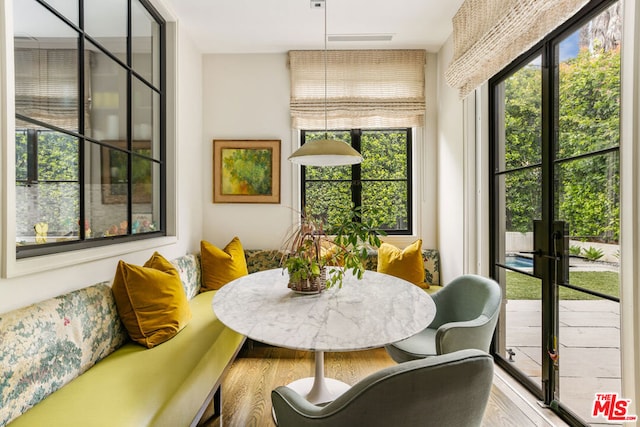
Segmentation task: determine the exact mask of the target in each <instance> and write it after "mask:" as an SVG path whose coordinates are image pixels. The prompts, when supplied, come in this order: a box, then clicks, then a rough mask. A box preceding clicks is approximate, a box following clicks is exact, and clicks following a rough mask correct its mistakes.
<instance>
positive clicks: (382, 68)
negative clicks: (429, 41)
mask: <svg viewBox="0 0 640 427" xmlns="http://www.w3.org/2000/svg"><path fill="white" fill-rule="evenodd" d="M325 52H326V55H327V56H326V64H327V68H326V82H325ZM425 61H426V52H425V51H424V50H329V51H323V50H313V51H290V52H289V67H290V70H291V104H290V107H291V117H292V122H293V127H294V128H297V129H324V128H325V89H326V114H327V117H326V119H327V123H326V126H327V127H328V128H329V129H355V128H379V127H415V126H422V125H423V122H424V114H425V76H424V65H425ZM325 84H326V87H325Z"/></svg>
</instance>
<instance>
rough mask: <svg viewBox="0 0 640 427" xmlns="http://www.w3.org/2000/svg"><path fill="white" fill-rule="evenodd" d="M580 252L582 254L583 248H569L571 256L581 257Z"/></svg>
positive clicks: (575, 246) (574, 246) (572, 246)
mask: <svg viewBox="0 0 640 427" xmlns="http://www.w3.org/2000/svg"><path fill="white" fill-rule="evenodd" d="M580 252H582V248H581V247H580V246H578V245H571V246H570V247H569V255H573V256H580Z"/></svg>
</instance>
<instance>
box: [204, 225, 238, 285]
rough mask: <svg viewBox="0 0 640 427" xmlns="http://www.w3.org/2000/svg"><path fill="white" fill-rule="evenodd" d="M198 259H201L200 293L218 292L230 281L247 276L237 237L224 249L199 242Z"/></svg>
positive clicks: (205, 242)
mask: <svg viewBox="0 0 640 427" xmlns="http://www.w3.org/2000/svg"><path fill="white" fill-rule="evenodd" d="M200 257H201V259H202V289H201V291H214V290H218V289H220V288H221V287H223V286H224V285H226V284H227V283H229V282H231V281H232V280H235V279H237V278H240V277H242V276H246V275H247V274H249V272H248V271H247V260H246V258H245V257H244V249H243V248H242V243H240V239H238V238H237V237H234V238H233V239H232V240H231V241H230V242H229V244H227V246H225V247H224V249H220V248H218V247H216V246H215V245H212V244H211V243H209V242H207V241H204V240H203V241H201V242H200Z"/></svg>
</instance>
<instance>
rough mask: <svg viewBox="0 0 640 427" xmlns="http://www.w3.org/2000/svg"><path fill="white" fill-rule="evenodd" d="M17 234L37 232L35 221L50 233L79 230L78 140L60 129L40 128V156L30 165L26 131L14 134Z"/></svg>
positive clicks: (38, 145) (37, 136) (38, 136)
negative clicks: (51, 130)
mask: <svg viewBox="0 0 640 427" xmlns="http://www.w3.org/2000/svg"><path fill="white" fill-rule="evenodd" d="M15 135H16V136H15V143H16V148H15V156H16V199H17V200H16V233H17V235H18V236H28V235H34V233H35V232H34V229H33V227H34V224H36V223H40V222H44V223H47V224H48V225H47V228H48V231H49V233H51V232H62V233H67V232H77V230H78V228H79V226H78V218H79V209H80V208H79V201H80V197H79V192H80V188H79V184H78V158H79V156H78V152H79V147H78V140H77V139H76V138H74V137H71V136H69V135H66V134H63V133H58V132H49V131H46V132H43V131H38V132H37V134H36V138H37V151H36V153H37V157H36V158H35V162H33V165H32V166H31V167H30V166H29V161H28V159H29V154H28V153H29V143H28V138H29V137H28V135H27V132H25V131H17V132H16V134H15Z"/></svg>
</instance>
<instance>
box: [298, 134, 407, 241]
mask: <svg viewBox="0 0 640 427" xmlns="http://www.w3.org/2000/svg"><path fill="white" fill-rule="evenodd" d="M325 134H326V135H325ZM411 135H412V132H411V129H410V128H403V129H380V130H369V129H367V130H361V129H353V130H350V131H330V132H328V133H327V132H325V131H308V130H306V131H302V132H301V144H304V143H305V142H308V141H313V140H317V139H325V136H326V137H328V138H331V139H338V140H341V141H344V142H346V143H349V144H350V145H351V146H352V147H353V148H354V149H356V150H357V151H358V152H360V153H361V154H362V157H363V161H362V163H361V164H356V165H352V166H333V167H314V166H303V167H302V186H301V188H302V204H303V209H305V210H308V211H310V212H311V213H312V214H313V215H314V216H318V217H321V218H323V220H324V222H325V223H326V226H327V229H328V230H329V231H330V230H331V229H332V228H334V227H336V226H338V225H339V224H341V223H343V222H344V221H345V220H348V219H350V216H349V214H350V212H351V209H352V207H355V208H358V209H360V210H361V213H362V218H363V219H364V220H367V221H372V222H373V223H374V224H376V226H377V228H379V229H381V230H384V231H385V232H386V233H387V234H411V233H412V231H413V230H412V228H413V222H412V215H411V213H412V198H411V194H412V180H411V176H412V171H411V165H412V159H411Z"/></svg>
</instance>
